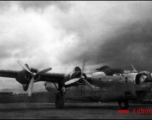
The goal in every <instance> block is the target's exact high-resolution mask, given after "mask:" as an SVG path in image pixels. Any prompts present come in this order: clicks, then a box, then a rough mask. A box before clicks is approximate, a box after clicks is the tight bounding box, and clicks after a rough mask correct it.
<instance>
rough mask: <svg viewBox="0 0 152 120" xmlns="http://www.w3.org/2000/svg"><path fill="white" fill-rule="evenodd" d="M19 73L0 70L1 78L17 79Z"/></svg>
mask: <svg viewBox="0 0 152 120" xmlns="http://www.w3.org/2000/svg"><path fill="white" fill-rule="evenodd" d="M18 72H19V71H13V70H0V77H9V78H16V77H17V74H18Z"/></svg>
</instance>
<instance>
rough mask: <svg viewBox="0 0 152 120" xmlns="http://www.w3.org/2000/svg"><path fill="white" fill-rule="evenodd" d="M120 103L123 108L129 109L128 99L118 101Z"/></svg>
mask: <svg viewBox="0 0 152 120" xmlns="http://www.w3.org/2000/svg"><path fill="white" fill-rule="evenodd" d="M118 104H119V106H120V108H121V109H128V107H129V103H128V100H123V101H118Z"/></svg>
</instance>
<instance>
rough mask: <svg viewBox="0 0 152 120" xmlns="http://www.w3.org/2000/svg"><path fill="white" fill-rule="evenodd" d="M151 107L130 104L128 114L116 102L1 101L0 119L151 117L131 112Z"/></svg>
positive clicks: (150, 105) (151, 106) (151, 115)
mask: <svg viewBox="0 0 152 120" xmlns="http://www.w3.org/2000/svg"><path fill="white" fill-rule="evenodd" d="M140 108H142V109H145V110H146V109H148V110H149V109H152V104H130V108H129V111H130V112H129V113H128V114H120V113H118V109H119V106H118V104H117V103H65V107H64V109H56V108H55V105H54V103H3V104H2V103H1V104H0V119H2V118H3V119H13V118H14V119H25V118H28V119H42V118H44V119H109V118H110V119H111V118H112V119H120V118H121V119H122V118H123V119H145V118H146V119H152V113H148V114H145V113H144V114H139V113H133V112H131V111H133V110H134V109H140Z"/></svg>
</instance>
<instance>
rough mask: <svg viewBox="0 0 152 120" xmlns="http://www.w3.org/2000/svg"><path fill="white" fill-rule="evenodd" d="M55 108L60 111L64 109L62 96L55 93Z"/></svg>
mask: <svg viewBox="0 0 152 120" xmlns="http://www.w3.org/2000/svg"><path fill="white" fill-rule="evenodd" d="M55 106H56V108H57V109H62V108H63V107H64V95H61V94H60V93H57V94H56V96H55Z"/></svg>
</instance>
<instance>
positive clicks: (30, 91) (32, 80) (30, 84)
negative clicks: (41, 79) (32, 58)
mask: <svg viewBox="0 0 152 120" xmlns="http://www.w3.org/2000/svg"><path fill="white" fill-rule="evenodd" d="M17 62H18V63H19V64H20V65H21V66H22V67H23V69H24V70H26V71H27V72H29V73H30V74H31V75H32V78H31V80H30V83H29V87H28V96H31V95H32V92H33V86H34V80H38V79H36V76H37V75H41V74H43V73H46V72H47V71H49V70H51V69H52V68H46V69H44V70H41V71H39V72H37V73H32V72H31V70H30V68H29V67H28V65H27V64H23V63H22V62H21V61H19V60H18V61H17Z"/></svg>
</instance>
